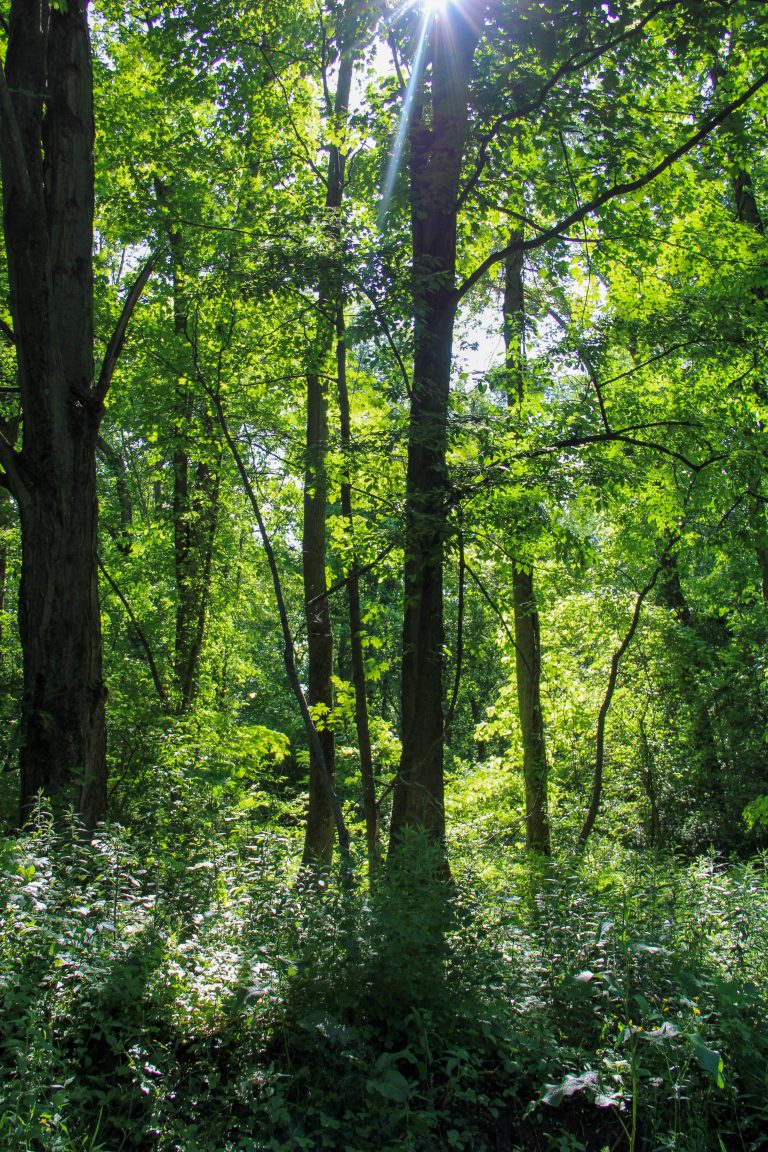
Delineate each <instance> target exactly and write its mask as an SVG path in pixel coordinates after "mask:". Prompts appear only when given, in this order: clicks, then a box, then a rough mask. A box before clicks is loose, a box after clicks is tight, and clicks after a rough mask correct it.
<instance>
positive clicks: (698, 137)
mask: <svg viewBox="0 0 768 1152" xmlns="http://www.w3.org/2000/svg"><path fill="white" fill-rule="evenodd" d="M767 83H768V72H764V73H763V74H762V75H761V76H759V77H758V78H757V80H755V81H754V83H752V84H750V86H749V88H747V90H746V91H745V92H742V94H741V96H739V97H738V98H737V99H736V100H732V101H731V102H730V104H726V105H725V107H724V108H721V109H720V111H719V112H717V113H716V114H715V115H714V116H710V117H709V118H708V119H706V120H705V121H704V123H703V124H702V126H701V127H700V128H699V129H698V131H697V132H694V134H693V136H689V137H688V139H687V140H686V141H684V142H683V143H682V144H680V145H679V147H677V148H675V149H673V151H672V152H668V153H667V155H666V156H665V157H664V159H663V160H660V161H659V163H658V164H654V166H653V167H652V168H649V169H648V170H647V171H646V172H644V173H643V175H642V176H638V177H637V178H636V179H634V180H626V181H624V183H622V184H614V185H613V186H612V187H611V188H606V189H605V191H603V192H601V193H600V194H599V195H597V196H594V197H593V198H592V199H591V200H588V201H587V202H586V203H584V204H582V205H580V206H579V207H578V208H576V209H575V210H574V211H573V212H571V213H570V215H569V216H566V217H565V218H564V219H563V220H560V221H559V222H558V223H557V224H552V225H551V226H550V227H548V228H543V229H542V230H541V231H540V232H539V234H538V235H537V236H532V237H530V238H529V239H527V240H524V239H520V240H516V241H514V242H513V243H510V244H507V245H505V247H504V248H499V249H498V250H497V251H496V252H491V254H490V256H488V257H486V259H485V260H483V262H482V263H481V264H479V265H478V266H477V268H475V270H474V271H473V272H471V273H470V274H469V276H467V278H466V279H465V280H464V281H463V282H462V283H461V284H460V285H459V286H458V287H457V288H456V290H455V293H454V298H455V300H457V301H458V300H461V299H463V297H464V296H466V294H467V292H469V291H470V289H472V288H474V286H475V284H477V282H478V281H479V280H482V278H483V276H485V274H486V272H488V271H489V270H490V269H491V268H493V267H495V265H496V264H499V263H500V262H501V261H502V260H504V259H506V257H507V256H509V255H511V254H512V252H514V251H516V250H517V249H520V250H522V251H530V250H532V249H534V248H541V247H542V246H543V245H544V244H547V243H549V241H550V240H555V239H557V238H558V237H559V236H560V235H561V234H562V233H563V232H567V231H568V229H569V228H572V227H573V225H574V224H578V223H579V222H580V221H581V220H583V219H584V218H585V216H589V215H591V213H593V212H596V211H597V209H598V208H602V206H603V205H604V204H607V203H608V202H609V201H610V200H615V199H616V198H617V197H620V196H628V195H630V193H632V192H637V191H638V190H639V189H640V188H644V187H645V186H646V184H650V183H651V181H652V180H655V179H656V177H657V176H660V175H661V173H662V172H666V170H667V168H671V167H672V165H673V164H676V163H677V161H678V160H681V159H682V158H683V156H686V155H687V154H688V153H689V152H692V151H693V149H694V148H696V146H697V145H698V144H701V143H702V141H703V140H706V138H707V136H709V135H710V134H711V133H712V132H713V131H714V130H715V129H716V128H719V127H720V125H721V124H723V123H724V122H725V121H726V120H727V119H728V117H729V116H731V115H732V114H733V113H734V112H735V111H736V110H737V109H738V108H741V107H742V106H743V105H744V104H746V103H747V101H748V100H750V99H751V98H752V97H753V96H754V95H755V93H756V92H759V91H760V89H761V88H763V87H764V86H765V85H766V84H767Z"/></svg>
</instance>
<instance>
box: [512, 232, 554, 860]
mask: <svg viewBox="0 0 768 1152" xmlns="http://www.w3.org/2000/svg"><path fill="white" fill-rule="evenodd" d="M520 239H521V240H522V234H520ZM505 281H506V282H505V290H504V339H505V344H506V353H507V355H506V367H507V372H508V374H509V384H508V390H507V402H508V404H509V405H510V406H512V405H513V404H515V403H516V402H519V401H521V400H522V399H523V396H524V391H525V377H524V372H523V356H524V351H525V326H524V316H525V285H524V281H523V250H522V247H521V248H519V249H516V250H514V251H513V252H512V253H511V254H510V256H508V258H507V260H506V265H505ZM512 596H513V601H514V609H515V670H516V677H517V707H518V714H519V716H520V733H521V738H522V742H523V782H524V787H525V844H526V847H527V848H528V849H529V850H530V851H532V852H541V853H543V854H544V855H549V852H550V849H551V846H550V837H549V810H548V803H547V776H548V773H547V746H546V738H545V735H544V716H543V713H542V710H541V633H540V628H539V613H538V608H537V605H536V593H535V589H534V581H533V570H532V569H531V568H523V567H522V566H521V565H520V564H518V563H515V566H514V570H513V573H512Z"/></svg>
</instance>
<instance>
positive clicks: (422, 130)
mask: <svg viewBox="0 0 768 1152" xmlns="http://www.w3.org/2000/svg"><path fill="white" fill-rule="evenodd" d="M473 7H474V6H472V5H466V6H463V7H462V8H459V7H458V6H456V7H454V6H448V7H447V8H446V9H444V12H441V13H440V14H439V15H436V16H433V24H432V29H431V33H429V36H431V45H429V54H431V62H432V70H431V86H429V89H428V91H427V85H426V83H425V81H424V78H421V81H420V89H419V90H418V92H417V94H416V99H415V111H413V121H412V126H411V129H410V132H409V172H410V197H411V235H412V243H413V268H412V298H413V317H415V320H413V378H412V394H411V412H410V423H409V435H408V475H406V485H405V556H404V608H403V657H402V661H403V662H402V689H401V691H402V753H401V761H400V772H398V775H397V780H396V782H395V789H394V794H393V810H391V824H390V849H391V848H393V847H394V846H396V843H397V841H398V839H400V838H401V836H402V834H403V833H404V831H405V829H406V828H409V827H424V828H425V829H426V831H427V832H428V834H429V835H431V836H432V838H433V839H434V840H436V841H442V839H443V836H444V832H446V814H444V781H443V727H444V721H443V642H444V626H443V553H444V543H446V537H447V535H448V531H449V521H448V516H449V509H450V491H449V482H448V475H447V468H446V448H447V427H448V401H449V389H450V367H451V355H453V341H454V319H455V314H456V291H455V276H456V223H457V198H458V184H459V175H461V168H462V158H463V154H464V143H465V138H466V130H467V107H466V101H467V91H469V79H470V70H471V65H472V59H473V55H474V50H476V47H477V43H478V38H479V32H480V22H479V18H478V15H479V14H478V12H474V10H473ZM425 75H426V71H425ZM428 98H429V103H431V108H429V109H427V99H428ZM429 112H431V115H429ZM427 122H428V123H427Z"/></svg>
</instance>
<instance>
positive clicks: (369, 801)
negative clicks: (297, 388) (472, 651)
mask: <svg viewBox="0 0 768 1152" xmlns="http://www.w3.org/2000/svg"><path fill="white" fill-rule="evenodd" d="M337 335H338V345H337V367H336V377H337V382H338V390H339V423H340V426H341V427H340V431H341V451H342V453H343V455H344V472H343V475H342V481H341V512H342V515H343V516H344V519H345V520H346V522H347V531H348V533H349V538H350V541H351V544H352V570H351V572H350V573H349V576H348V578H347V608H348V612H349V646H350V653H351V658H352V685H353V687H354V690H355V729H356V731H357V747H358V750H359V753H360V780H361V783H362V791H363V813H364V815H365V843H366V849H367V852H368V870H369V873H370V874H371V875H373V873H374V872H375V871H376V869H377V867H378V865H379V863H380V859H381V845H380V842H379V806H378V804H377V802H376V781H375V778H374V773H373V751H372V749H371V732H370V726H369V723H368V696H367V692H366V676H365V658H364V655H363V622H362V615H361V612H360V579H359V576H358V571H357V569H358V559H357V552H356V550H355V522H354V515H353V508H352V484H351V478H350V467H351V448H352V429H351V420H350V410H349V392H348V389H347V346H346V343H345V333H344V309H343V308H339V314H338V320H337Z"/></svg>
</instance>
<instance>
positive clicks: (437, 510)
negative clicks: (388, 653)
mask: <svg viewBox="0 0 768 1152" xmlns="http://www.w3.org/2000/svg"><path fill="white" fill-rule="evenodd" d="M453 316H454V311H453V308H452V307H451V305H450V302H448V301H446V302H445V303H444V305H443V308H442V310H441V311H440V312H437V311H436V314H435V313H433V314H432V315H431V316H429V317H428V320H429V321H431V323H429V327H428V329H427V330H426V331H422V332H420V333H418V334H417V352H416V362H415V366H414V382H413V397H412V401H411V421H410V429H409V439H408V475H407V482H406V528H405V558H404V610H403V657H402V661H403V664H402V669H403V670H402V689H401V693H402V695H401V702H402V721H401V722H402V754H401V758H400V769H399V773H398V777H397V782H396V785H395V789H394V794H393V799H392V821H391V825H390V846H391V847H392V846H394V845H395V844H396V843H397V841H398V839H399V837H400V836H401V834H402V832H403V831H404V829H406V828H409V827H411V828H413V827H423V828H424V829H426V831H427V833H428V834H429V835H430V837H431V838H432V839H434V840H437V841H442V840H443V838H444V836H445V807H444V802H445V788H444V780H443V728H444V723H445V721H444V716H443V649H444V644H445V628H444V620H443V553H444V548H445V537H446V534H447V532H448V518H447V512H448V481H447V474H446V458H445V455H446V428H447V418H448V388H449V381H450V369H451V352H452V345H453ZM421 326H422V325H420V324H419V321H418V320H417V328H419V327H421ZM423 327H424V328H427V324H426V323H425V324H423Z"/></svg>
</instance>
